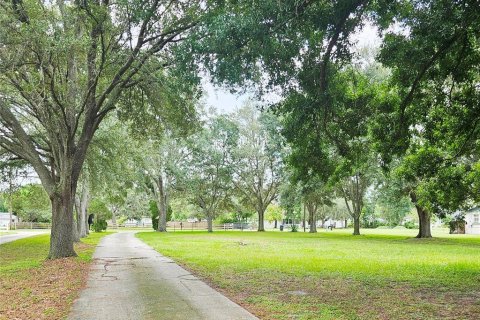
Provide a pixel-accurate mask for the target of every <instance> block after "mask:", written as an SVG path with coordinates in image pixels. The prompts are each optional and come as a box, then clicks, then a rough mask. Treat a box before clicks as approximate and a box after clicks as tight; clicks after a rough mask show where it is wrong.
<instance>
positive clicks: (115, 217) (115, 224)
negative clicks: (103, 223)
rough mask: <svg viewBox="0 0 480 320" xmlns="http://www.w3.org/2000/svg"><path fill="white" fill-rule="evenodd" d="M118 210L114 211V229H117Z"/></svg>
mask: <svg viewBox="0 0 480 320" xmlns="http://www.w3.org/2000/svg"><path fill="white" fill-rule="evenodd" d="M116 211H117V209H114V210H112V225H113V228H114V229H117V215H116Z"/></svg>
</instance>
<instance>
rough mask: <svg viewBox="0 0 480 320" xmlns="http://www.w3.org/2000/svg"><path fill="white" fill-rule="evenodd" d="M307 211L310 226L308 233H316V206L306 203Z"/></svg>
mask: <svg viewBox="0 0 480 320" xmlns="http://www.w3.org/2000/svg"><path fill="white" fill-rule="evenodd" d="M307 211H308V224H309V226H310V230H309V231H308V232H310V233H316V232H317V212H316V211H317V210H316V206H315V205H314V204H313V203H307Z"/></svg>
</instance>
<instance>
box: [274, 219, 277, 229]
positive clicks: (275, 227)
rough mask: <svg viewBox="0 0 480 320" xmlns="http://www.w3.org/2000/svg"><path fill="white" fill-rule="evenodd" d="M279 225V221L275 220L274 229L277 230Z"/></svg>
mask: <svg viewBox="0 0 480 320" xmlns="http://www.w3.org/2000/svg"><path fill="white" fill-rule="evenodd" d="M277 224H278V221H277V220H275V224H274V225H273V229H277Z"/></svg>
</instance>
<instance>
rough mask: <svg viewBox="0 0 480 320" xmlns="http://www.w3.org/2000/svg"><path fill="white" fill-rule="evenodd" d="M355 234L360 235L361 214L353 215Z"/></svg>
mask: <svg viewBox="0 0 480 320" xmlns="http://www.w3.org/2000/svg"><path fill="white" fill-rule="evenodd" d="M353 235H354V236H359V235H360V215H357V216H355V217H353Z"/></svg>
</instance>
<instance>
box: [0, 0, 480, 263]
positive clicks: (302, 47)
mask: <svg viewBox="0 0 480 320" xmlns="http://www.w3.org/2000/svg"><path fill="white" fill-rule="evenodd" d="M0 8H1V10H0V48H1V49H0V147H1V148H2V151H1V152H2V153H1V154H3V152H5V151H6V152H7V153H8V154H9V155H10V156H11V158H15V159H21V160H22V161H25V162H27V163H29V165H30V166H31V167H32V168H33V169H34V170H35V171H36V173H37V174H38V177H39V179H40V180H41V183H42V186H43V188H44V189H45V191H46V193H47V194H48V197H49V199H50V200H51V207H52V233H51V246H50V253H49V257H50V258H59V257H65V256H72V255H75V252H74V250H73V241H74V239H75V237H76V236H75V235H76V234H79V235H83V234H84V230H83V227H84V226H85V223H84V219H85V211H86V209H85V208H87V206H86V205H85V204H86V201H85V199H88V198H89V192H90V191H91V190H90V189H92V188H89V187H86V186H88V185H89V184H90V183H91V181H94V180H95V178H94V176H95V174H96V172H99V171H97V169H94V168H95V165H97V164H99V163H102V162H104V161H105V160H106V155H107V153H105V150H106V149H105V148H104V147H103V146H102V145H101V143H100V145H99V154H98V156H99V159H100V160H99V161H93V162H90V163H89V162H88V156H89V152H88V151H89V149H91V148H92V147H93V144H94V141H95V139H94V136H95V134H96V133H97V131H99V130H101V129H100V128H102V127H104V125H105V122H106V121H108V119H109V115H111V114H112V112H113V111H114V110H117V111H118V112H117V113H118V118H119V119H120V120H121V121H123V122H124V123H126V122H130V123H132V124H134V125H133V127H134V129H135V130H136V131H138V134H148V135H149V136H152V135H151V134H149V132H148V131H153V132H155V134H154V135H153V138H151V140H152V141H151V147H154V148H157V146H159V145H162V146H163V143H164V140H163V139H160V138H159V137H160V136H164V137H176V136H177V135H178V132H176V131H177V130H176V128H177V127H180V128H186V129H189V126H188V125H187V126H184V125H182V124H185V123H186V124H188V123H189V121H192V120H196V119H195V116H196V113H195V110H194V109H195V108H194V106H195V102H196V100H197V98H198V95H199V86H198V84H199V78H200V77H199V74H200V73H199V71H201V70H200V69H201V68H203V69H205V70H204V71H207V72H209V73H210V75H211V76H212V78H213V79H214V80H215V81H216V82H217V83H223V84H226V85H230V86H232V87H235V86H246V85H252V84H255V85H256V87H257V88H258V89H259V93H260V94H261V93H264V92H266V91H269V90H277V91H279V92H280V96H281V97H282V99H281V100H280V102H278V103H276V104H274V105H273V106H272V108H273V110H275V112H276V113H277V115H279V118H280V121H281V130H280V131H281V133H282V136H283V137H284V138H285V140H286V143H287V144H288V146H289V148H290V149H289V152H288V153H289V156H288V160H287V163H288V165H289V166H290V167H291V168H293V170H292V173H291V176H292V178H291V180H292V181H293V182H292V184H294V185H295V186H296V187H297V186H298V188H299V189H300V191H299V192H300V193H301V194H302V196H303V197H304V198H305V203H307V202H311V200H310V199H312V198H319V199H322V201H321V203H323V204H325V205H328V203H327V201H326V200H324V199H327V198H329V197H328V196H325V195H324V194H323V192H324V190H330V191H329V192H334V193H335V194H337V195H341V196H342V197H343V198H344V199H345V206H346V208H347V210H348V212H349V213H350V215H351V216H352V218H353V220H354V227H355V231H354V233H355V234H358V233H359V226H360V215H361V214H362V212H363V211H364V210H363V209H364V206H365V205H364V198H365V194H366V192H367V190H368V188H369V187H370V186H371V185H372V184H373V175H374V174H373V173H372V172H374V171H376V170H378V169H379V168H381V170H383V171H384V172H386V173H385V174H386V175H388V179H387V180H388V181H390V180H394V181H395V184H398V190H399V191H400V193H401V195H406V196H408V197H409V198H410V200H411V201H412V203H413V204H414V205H415V207H416V209H417V211H418V215H419V221H420V232H419V235H418V236H419V237H430V236H431V233H430V218H431V215H432V214H439V215H441V214H445V212H448V211H451V210H455V209H457V208H459V207H462V206H467V205H468V204H470V203H473V202H478V200H479V199H478V195H479V194H480V193H479V192H478V189H479V186H480V165H479V161H478V160H479V159H478V146H479V144H478V136H479V134H480V130H479V128H478V122H479V121H478V120H479V119H480V107H479V106H480V103H478V102H479V99H480V92H479V90H478V82H479V72H478V69H479V65H480V54H479V52H480V50H478V49H479V48H478V46H479V41H478V39H479V36H480V24H478V21H479V20H480V10H479V4H478V2H477V1H474V0H460V1H447V0H414V1H411V0H401V1H386V0H379V1H368V0H354V1H352V0H341V1H333V2H332V1H311V0H301V1H299V0H285V1H277V0H265V1H251V0H239V1H216V0H211V1H210V0H209V1H170V2H167V3H165V2H163V1H150V0H146V1H137V0H131V1H121V2H110V1H93V0H85V1H70V2H69V1H56V2H51V1H36V0H15V1H11V2H9V1H7V2H4V3H1V4H0ZM367 21H369V22H370V23H371V24H372V25H374V26H376V28H377V29H378V30H379V36H380V37H381V41H382V44H381V48H380V52H379V54H378V55H377V57H376V64H379V63H381V64H382V66H383V67H384V68H386V69H387V70H388V72H382V73H380V76H379V74H375V73H372V70H373V69H372V68H370V67H368V66H367V67H365V66H364V65H357V64H356V60H355V57H356V56H357V55H356V53H355V52H354V50H352V48H353V40H352V35H353V34H354V33H355V32H357V31H358V30H359V29H361V28H362V27H363V26H364V25H365V24H366V22H367ZM230 122H231V119H223V118H221V117H220V118H216V119H214V120H212V121H211V123H208V125H207V127H208V128H209V130H203V129H202V130H199V131H198V132H197V133H194V135H193V137H195V138H190V139H191V140H193V142H195V143H193V147H191V148H190V149H189V153H188V154H186V155H185V157H183V158H181V159H180V160H182V161H183V162H187V163H188V166H189V168H190V170H191V171H189V173H190V174H191V177H190V178H191V179H188V180H189V181H190V183H189V184H188V185H189V188H190V189H188V188H187V187H185V190H190V191H191V192H194V191H195V192H196V194H195V195H193V193H192V199H194V201H195V203H197V205H198V206H199V207H201V208H202V210H203V212H204V214H205V215H206V216H207V217H209V216H211V217H213V216H214V215H215V214H216V213H215V212H216V211H217V210H218V208H220V207H221V206H223V205H225V204H224V203H223V200H222V201H221V199H224V198H226V195H227V194H228V192H230V191H229V190H231V189H234V188H237V189H238V188H241V190H243V191H244V192H245V195H244V197H239V198H238V203H241V204H242V205H247V206H251V207H254V208H255V211H257V213H258V215H259V216H260V217H263V214H264V212H265V210H266V208H267V205H268V203H269V202H271V199H272V198H274V196H273V192H272V191H269V189H270V188H272V189H274V188H277V186H276V185H275V186H271V183H270V180H271V181H273V180H274V179H273V178H274V174H273V173H270V174H267V177H268V178H269V179H270V178H272V179H270V180H269V179H267V180H264V179H263V178H259V176H258V175H257V173H258V172H260V173H261V172H262V171H263V172H268V171H269V170H271V168H273V167H275V165H276V164H275V163H274V162H271V163H268V161H267V162H258V163H257V161H259V160H258V159H257V158H258V155H257V154H255V152H256V151H252V150H249V145H248V143H244V142H243V141H242V139H245V140H246V139H249V138H251V139H253V140H252V141H250V143H251V144H253V145H255V144H264V146H262V148H260V149H256V150H266V152H265V153H264V154H262V157H263V156H265V157H266V158H268V157H270V156H273V158H275V159H277V155H276V154H275V152H276V151H274V145H275V143H276V142H277V141H276V140H274V141H272V142H268V141H264V139H260V140H261V141H260V142H258V141H257V140H256V139H257V137H248V135H245V134H244V135H243V138H241V137H242V133H241V131H242V129H241V126H240V127H238V128H237V129H235V130H233V129H232V128H231V123H230ZM143 123H146V124H147V125H144V124H143ZM135 124H136V125H135ZM106 126H107V127H108V123H107V125H106ZM192 127H195V126H192ZM271 129H272V130H273V131H279V130H278V129H277V128H276V127H275V126H274V127H272V128H271ZM180 131H184V130H183V129H182V130H180ZM186 131H188V130H186ZM267 131H268V132H270V129H268V130H267ZM184 133H186V135H185V136H188V135H191V134H192V133H191V132H184ZM107 136H108V134H107ZM172 141H174V140H172ZM149 143H150V142H149ZM187 144H188V139H187ZM202 144H203V145H202ZM242 144H243V145H244V147H243V148H242V147H240V148H237V145H240V146H241V145H242ZM148 148H150V147H148V144H147V149H148ZM162 148H163V147H162ZM166 148H167V149H168V146H166ZM224 149H226V150H224ZM233 149H235V150H237V151H236V152H238V153H239V154H242V153H245V154H244V155H243V156H242V157H241V158H242V159H243V160H242V161H239V162H238V163H237V164H236V166H232V163H233V161H235V157H236V156H237V154H236V153H235V152H233V151H232V152H231V150H233ZM179 150H180V151H181V152H183V148H180V149H179ZM168 152H169V151H168V150H163V149H162V150H161V151H160V152H158V153H157V155H156V156H158V154H160V155H161V158H162V159H164V160H160V161H163V162H162V165H161V167H160V168H159V167H155V170H153V169H152V170H150V169H146V170H144V172H143V173H142V172H140V173H138V172H136V174H143V175H145V173H146V172H148V176H149V177H148V179H143V180H144V182H143V184H142V186H143V187H145V188H147V189H148V190H150V192H152V194H153V195H155V197H156V199H157V201H158V209H159V211H160V222H159V226H161V227H163V225H164V223H163V222H164V221H163V220H164V216H165V213H166V210H167V209H166V208H167V206H166V205H165V204H166V203H168V192H166V190H167V189H168V188H169V183H170V184H172V183H173V184H175V183H176V182H175V181H171V180H169V178H168V175H169V174H170V173H169V172H168V171H167V169H166V168H167V167H168V163H167V162H168V161H170V160H169V159H170V156H168V157H165V155H166V154H167V153H168ZM262 152H263V151H262ZM92 154H95V152H92ZM102 157H103V158H102ZM273 158H272V159H273ZM123 159H125V158H123ZM197 159H198V160H199V161H196V160H197ZM262 161H263V160H262ZM275 161H276V160H275ZM114 165H115V164H114ZM256 165H258V167H255V166H256ZM251 166H254V167H255V170H258V172H257V173H255V172H254V173H252V172H251V171H250V170H247V171H248V172H244V169H243V168H245V167H248V168H249V169H251ZM107 171H109V170H107ZM107 171H102V173H105V172H107ZM131 172H133V173H135V170H131ZM226 176H232V177H233V178H232V179H231V180H230V181H227V180H222V179H223V178H224V177H226ZM264 177H265V176H264ZM181 178H182V177H181V176H180V177H179V182H180V181H181ZM217 178H218V179H217ZM175 179H177V178H175ZM105 181H108V180H105ZM129 181H131V180H129V179H127V180H120V181H117V182H116V183H118V184H117V185H115V188H110V187H107V188H105V190H107V189H112V190H122V191H118V192H112V194H109V195H108V197H109V198H111V200H109V201H108V202H109V203H114V202H115V201H116V200H113V199H118V201H119V202H118V203H119V204H122V203H123V201H125V199H129V197H125V195H124V191H123V190H127V189H128V190H130V189H136V188H141V187H142V186H141V185H136V186H129V185H128V184H129ZM319 185H320V186H325V188H323V187H322V188H321V189H320V190H322V191H321V192H320V193H321V194H316V193H317V190H318V188H319V187H318V186H319ZM296 187H295V188H296ZM250 188H252V190H250ZM85 190H87V191H85ZM253 193H256V194H257V197H256V198H255V199H254V200H255V201H253V198H252V197H250V196H251V195H252V194H253ZM205 194H213V195H214V197H212V198H209V199H207V198H206V197H205ZM227 198H228V197H227ZM74 207H76V208H77V209H76V213H75V214H74V211H75V210H74ZM294 207H295V206H294ZM309 207H310V208H311V210H312V212H314V211H315V206H311V205H309ZM317 207H318V205H317ZM292 210H293V209H292ZM112 211H115V210H114V209H113V207H112V208H111V209H110V212H112ZM293 211H295V210H293ZM74 217H76V218H74ZM261 221H263V219H261ZM259 229H262V227H261V222H260V224H259ZM75 230H77V231H78V232H74V231H75Z"/></svg>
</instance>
